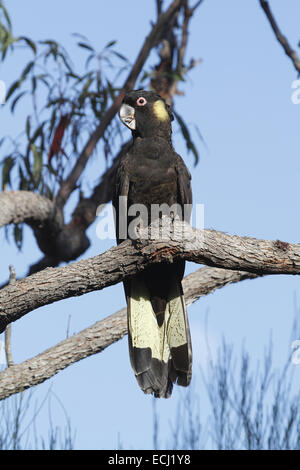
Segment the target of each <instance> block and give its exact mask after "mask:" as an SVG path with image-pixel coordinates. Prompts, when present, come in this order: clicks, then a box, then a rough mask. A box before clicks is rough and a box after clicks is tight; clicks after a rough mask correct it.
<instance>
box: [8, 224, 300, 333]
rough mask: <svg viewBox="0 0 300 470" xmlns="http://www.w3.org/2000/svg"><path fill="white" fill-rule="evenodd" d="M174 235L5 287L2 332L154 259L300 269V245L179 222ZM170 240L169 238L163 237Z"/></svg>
mask: <svg viewBox="0 0 300 470" xmlns="http://www.w3.org/2000/svg"><path fill="white" fill-rule="evenodd" d="M172 229H173V232H172V234H171V237H170V239H168V238H167V237H166V235H164V236H163V237H162V239H159V240H151V239H150V240H145V237H146V235H147V234H148V230H149V229H148V228H147V229H146V232H141V235H142V238H143V237H144V239H141V240H137V241H136V242H135V243H132V242H131V241H130V240H127V241H125V242H123V243H121V244H120V245H119V246H117V247H113V248H111V249H110V250H108V251H107V252H105V253H103V254H101V255H98V256H95V257H94V258H90V259H87V260H82V261H78V262H76V263H73V264H70V265H68V266H65V267H63V268H48V269H45V270H44V271H41V272H39V273H37V274H34V275H32V276H29V277H27V278H25V279H22V280H20V281H17V282H16V283H15V284H14V285H8V286H7V287H5V288H4V289H2V290H1V291H0V333H1V332H2V331H3V330H4V329H5V327H6V325H7V324H8V323H11V322H13V321H16V320H17V319H18V318H20V317H22V316H23V315H25V314H26V313H28V312H30V311H32V310H34V309H36V308H38V307H41V306H43V305H47V304H50V303H53V302H56V301H58V300H62V299H65V298H69V297H72V296H78V295H83V294H86V293H88V292H91V291H94V290H101V289H104V288H105V287H108V286H110V285H113V284H117V283H118V282H121V281H123V280H124V279H125V278H126V277H129V276H133V275H135V274H136V273H137V272H140V271H143V270H144V269H146V268H147V267H148V266H149V265H150V264H151V263H161V262H169V263H172V262H173V261H174V260H179V259H185V260H188V261H193V262H195V263H199V264H207V265H209V266H215V267H221V268H226V269H233V270H242V271H248V272H252V273H255V274H258V275H262V274H300V245H299V244H297V245H296V244H288V243H285V242H281V241H279V240H277V241H267V240H257V239H255V238H248V237H238V236H236V235H234V236H230V235H227V234H225V233H222V232H217V231H215V230H196V229H193V228H192V227H190V226H189V225H188V224H186V223H182V222H179V221H177V220H176V221H175V222H174V223H173V225H172ZM164 240H166V241H164Z"/></svg>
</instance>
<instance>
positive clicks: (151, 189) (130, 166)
mask: <svg viewBox="0 0 300 470" xmlns="http://www.w3.org/2000/svg"><path fill="white" fill-rule="evenodd" d="M119 115H120V118H121V120H122V121H123V122H124V123H125V125H127V126H128V127H129V128H130V129H131V130H132V134H133V144H132V146H131V148H130V150H129V152H128V153H127V154H126V155H125V156H124V157H123V159H122V160H121V162H120V165H119V168H118V170H117V175H116V185H115V197H114V199H113V205H114V207H115V210H116V232H117V240H118V243H120V242H122V241H123V240H124V239H126V238H131V236H130V234H128V233H125V234H124V233H121V227H120V221H121V220H122V217H123V216H124V215H125V214H126V215H128V209H129V208H130V207H131V206H132V205H133V204H143V206H144V207H145V208H146V209H147V213H148V217H147V220H144V221H143V222H144V224H146V225H149V224H150V222H152V223H153V220H150V219H151V217H150V216H151V208H152V207H153V205H154V204H157V205H161V204H167V205H168V206H173V205H174V204H177V205H178V207H180V208H182V210H183V209H184V205H191V203H192V193H191V187H190V179H191V177H190V173H189V171H188V169H187V168H186V166H185V164H184V162H183V160H182V158H181V157H180V156H179V155H178V154H177V153H176V152H175V150H174V148H173V145H172V141H171V133H172V130H171V120H172V113H171V110H170V108H169V107H168V106H167V105H166V103H165V102H164V101H163V99H162V98H161V97H160V96H159V95H157V94H156V93H154V92H147V91H143V90H138V91H132V92H129V93H127V95H126V96H125V98H124V101H123V105H122V107H121V109H120V113H119ZM120 196H123V197H122V198H121V199H120ZM180 212H181V211H178V214H177V215H178V216H179V217H181V218H182V216H183V215H182V214H184V216H185V219H189V216H190V213H189V211H187V212H184V211H183V212H182V214H181V213H180ZM133 218H134V217H133V216H132V217H128V219H127V224H126V227H127V226H128V225H129V223H130V222H131V221H132V219H133ZM121 225H122V222H121ZM123 229H124V227H123ZM123 232H124V230H123ZM183 274H184V262H183V261H177V262H174V263H172V264H168V263H160V264H154V265H152V266H151V267H150V268H149V269H147V270H146V271H144V272H142V273H139V274H137V275H136V276H134V277H133V278H131V279H129V280H126V281H125V282H124V287H125V293H126V299H127V307H128V335H129V350H130V359H131V364H132V367H133V369H134V372H135V375H136V377H137V380H138V383H139V385H140V387H141V388H142V390H143V391H144V392H145V393H154V395H155V396H157V397H168V396H170V394H171V392H172V387H173V383H174V382H177V383H178V384H179V385H183V386H187V385H189V383H190V380H191V367H192V349H191V339H190V332H189V325H188V319H187V314H186V307H185V303H184V297H183V292H182V287H181V280H182V278H183Z"/></svg>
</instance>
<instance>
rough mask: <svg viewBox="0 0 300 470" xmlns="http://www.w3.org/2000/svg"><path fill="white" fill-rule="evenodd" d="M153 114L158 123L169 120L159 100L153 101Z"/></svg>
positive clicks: (162, 103) (163, 105)
mask: <svg viewBox="0 0 300 470" xmlns="http://www.w3.org/2000/svg"><path fill="white" fill-rule="evenodd" d="M153 112H154V114H155V116H156V117H157V119H159V120H160V121H166V120H167V119H170V118H169V114H168V111H167V110H166V107H165V104H164V102H163V101H161V100H158V101H155V103H154V104H153Z"/></svg>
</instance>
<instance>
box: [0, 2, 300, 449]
mask: <svg viewBox="0 0 300 470" xmlns="http://www.w3.org/2000/svg"><path fill="white" fill-rule="evenodd" d="M153 5H154V2H152V1H150V0H149V1H148V2H143V8H142V11H141V2H140V1H138V0H131V2H121V1H117V0H111V1H110V2H95V1H92V0H85V2H84V3H83V2H81V1H79V0H73V1H72V3H70V2H66V1H65V2H61V1H57V0H53V1H52V2H38V1H37V0H27V1H26V2H20V1H17V0H10V1H9V2H7V6H8V8H9V12H10V14H11V17H12V20H13V26H14V32H15V34H20V35H27V36H30V37H32V38H34V39H45V38H54V39H56V40H58V41H59V42H61V43H62V44H63V45H64V46H65V47H66V48H67V49H68V50H69V52H70V53H71V55H72V57H73V60H74V61H78V64H79V65H80V64H81V61H82V55H81V54H80V53H78V49H77V48H75V47H74V38H72V37H71V34H72V33H74V32H78V33H81V34H84V35H86V36H87V37H88V38H89V39H90V40H91V42H92V44H94V45H95V47H96V48H99V49H101V48H102V47H103V46H104V45H105V44H107V43H108V42H109V41H110V40H113V39H117V40H118V50H119V51H120V52H121V53H123V54H124V55H126V56H127V57H128V58H129V59H130V60H131V61H133V60H134V59H135V57H136V55H137V53H138V51H139V48H140V45H141V43H142V41H143V39H144V37H145V34H147V32H148V31H149V24H150V20H151V19H153V18H154V6H153ZM270 5H271V7H272V9H273V12H274V14H275V17H276V18H277V20H278V23H279V24H280V27H281V29H282V31H283V32H284V34H286V35H287V37H288V38H289V40H290V42H291V44H293V45H294V47H295V48H296V45H297V43H298V41H299V39H300V37H299V21H298V19H299V15H300V4H299V2H297V1H296V0H290V1H289V2H282V1H279V0H276V1H270ZM299 52H300V51H299ZM188 56H189V57H194V58H196V59H197V58H201V59H202V63H201V64H200V65H199V66H198V67H197V68H196V69H195V70H193V71H192V72H191V74H190V77H189V78H188V80H187V81H186V83H185V84H181V88H182V89H183V90H184V92H185V96H184V97H178V98H176V109H177V111H179V112H180V113H181V114H182V115H183V116H184V118H185V120H186V122H187V123H188V125H189V127H190V128H191V129H193V128H194V126H195V125H197V126H198V128H199V129H200V131H201V134H202V135H203V137H204V139H205V141H206V145H207V149H206V148H205V147H204V146H203V145H202V144H201V143H200V142H199V141H198V140H197V137H196V133H195V132H194V136H195V139H196V142H197V143H198V147H199V151H200V155H201V159H200V162H199V164H198V166H197V167H194V165H193V157H192V155H188V154H187V151H186V148H185V145H184V143H183V142H182V140H181V138H180V137H179V135H178V134H177V133H176V132H175V134H174V146H175V148H176V150H177V152H178V153H180V154H181V155H182V157H183V158H184V159H185V162H186V163H187V165H188V166H189V168H190V170H191V173H192V185H193V195H194V201H195V202H196V203H202V204H204V205H205V227H206V228H214V229H216V230H222V231H224V232H227V233H229V234H238V235H246V236H253V237H257V238H265V239H280V240H284V241H288V242H295V243H297V242H299V228H300V226H299V189H298V188H299V174H300V158H299V157H300V133H299V114H300V105H295V104H293V103H292V101H291V95H292V88H291V86H292V82H293V80H295V79H296V78H297V76H296V72H295V70H294V68H293V67H292V64H291V62H290V60H289V59H288V58H287V57H286V56H285V55H284V53H283V51H282V49H281V47H280V46H279V44H278V43H277V41H276V39H275V37H274V34H273V32H272V31H271V29H270V26H269V24H268V23H267V21H266V18H265V16H264V14H263V12H262V10H261V8H260V6H259V4H258V1H254V0H253V1H248V2H241V1H239V0H227V1H226V2H223V1H220V0H211V1H204V3H203V4H202V6H201V7H200V8H199V10H198V11H197V14H196V15H195V18H194V19H193V21H192V24H191V33H190V41H189V47H188ZM27 59H28V56H27V55H26V54H25V56H24V53H20V52H19V53H18V54H16V55H13V56H11V57H10V58H9V59H8V60H7V62H5V63H4V65H1V69H0V79H1V80H5V81H6V82H7V83H8V84H9V83H11V82H12V81H13V80H14V79H15V78H16V76H17V74H18V73H19V72H20V70H22V67H23V63H24V61H25V60H27ZM21 108H22V107H19V110H17V113H16V115H15V116H13V117H11V115H10V113H9V110H8V108H6V107H0V123H1V128H0V129H1V130H0V132H1V135H0V137H1V136H2V135H4V134H10V135H17V134H18V133H19V132H20V130H22V126H23V122H24V115H26V114H27V113H29V112H30V110H29V108H28V109H23V108H22V109H21ZM0 158H1V156H0ZM103 160H104V159H103V158H102V155H101V154H100V153H99V154H98V155H97V156H96V157H95V158H94V159H93V162H92V164H91V166H90V168H89V169H88V173H87V177H88V178H91V181H92V182H94V181H95V175H97V172H99V176H100V175H101V173H102V171H103V169H104V162H103ZM72 204H74V201H73V202H72V201H71V203H70V205H69V207H68V211H69V212H70V211H71V209H72ZM88 235H89V237H90V239H91V241H92V246H91V248H90V249H89V250H88V251H87V252H86V253H85V254H84V256H83V258H88V257H91V256H94V255H96V254H98V253H100V252H103V251H105V250H106V249H108V248H109V247H110V246H112V245H113V244H114V242H113V241H102V240H101V241H100V240H98V239H97V237H96V225H95V224H94V225H93V226H92V227H90V228H89V230H88ZM1 248H2V250H1V261H2V262H1V265H0V276H1V277H0V279H1V280H5V279H6V278H7V274H8V265H9V264H13V265H14V266H15V268H16V271H17V275H18V276H21V275H23V274H25V272H26V270H27V267H28V265H29V264H31V263H32V262H34V261H35V260H37V259H39V257H40V256H41V253H40V252H39V249H38V248H37V246H36V244H35V242H34V239H33V237H32V235H31V232H30V230H29V229H26V231H25V244H24V247H23V250H22V252H21V253H18V252H17V250H16V249H15V247H14V245H13V244H10V245H8V244H7V243H6V241H5V239H4V235H3V233H2V234H1ZM197 268H198V266H195V265H192V264H189V265H188V267H187V272H191V271H192V270H195V269H197ZM294 298H296V299H298V304H299V303H300V288H299V279H298V277H296V276H272V277H271V276H269V277H266V278H264V279H258V280H255V281H244V282H242V283H240V284H238V285H233V286H229V287H226V288H224V289H221V290H219V291H218V292H216V293H214V294H212V295H209V296H207V297H206V298H203V299H201V300H200V301H198V302H197V303H196V304H194V305H193V306H191V307H190V308H189V318H190V323H191V331H192V339H193V348H194V376H195V377H196V379H195V383H196V385H195V386H197V383H199V382H200V381H199V380H198V376H199V372H198V371H199V367H200V365H202V366H205V364H206V348H205V345H204V328H205V319H206V318H207V322H208V326H207V337H208V340H209V343H210V346H211V349H212V350H213V352H214V351H216V349H217V347H218V345H219V344H220V341H221V337H222V335H224V336H225V338H226V339H227V340H228V341H229V342H231V343H233V344H234V346H235V347H236V349H237V351H239V348H240V345H241V344H242V343H243V341H244V342H245V344H246V346H247V348H248V349H249V352H250V354H251V357H252V358H253V359H254V360H261V359H262V358H263V351H264V347H265V345H266V343H267V342H268V339H269V335H270V333H272V337H273V344H274V353H275V359H276V364H277V365H278V366H279V365H280V364H281V363H282V361H284V359H285V358H286V354H287V352H288V351H289V350H290V331H291V325H292V320H293V316H294ZM124 303H125V302H124V295H123V290H122V286H120V285H118V286H113V287H110V288H108V289H105V290H104V291H101V292H94V293H91V294H88V295H86V296H83V297H79V298H75V299H68V300H66V301H62V302H58V303H56V304H54V305H50V306H46V307H43V308H40V309H38V310H36V311H34V312H32V313H30V314H29V315H27V316H26V317H24V318H23V319H21V320H20V321H18V322H17V323H16V324H14V325H13V353H14V357H15V360H16V361H22V360H24V359H26V358H28V357H31V356H33V355H35V354H37V353H39V352H41V351H42V350H44V349H46V348H48V347H50V346H51V345H54V344H55V343H56V342H57V341H59V340H61V339H63V338H64V337H65V335H66V329H67V324H68V318H69V316H70V315H71V323H70V331H71V333H74V332H78V331H80V330H81V329H82V328H84V327H86V326H89V325H90V324H92V323H93V322H95V321H97V320H99V319H101V318H104V317H106V316H107V315H109V314H111V313H113V312H115V311H116V310H118V309H119V308H121V307H123V306H124ZM0 339H1V336H0ZM299 380H300V366H298V368H297V366H295V383H296V385H297V384H299ZM50 385H51V387H52V390H53V391H54V392H55V393H56V394H57V395H58V396H59V398H60V400H61V401H62V403H63V404H64V406H65V408H66V411H67V413H68V414H69V416H70V417H71V422H72V425H73V427H74V428H75V429H76V447H77V448H83V449H89V448H115V447H116V446H117V443H118V435H119V436H120V440H121V442H122V444H123V446H124V447H125V448H126V447H129V448H136V449H138V448H151V446H152V399H151V398H150V397H148V396H144V395H143V394H142V392H141V391H140V390H139V388H138V386H137V383H136V381H135V378H134V376H133V373H132V371H131V368H130V364H129V360H128V351H127V338H125V339H124V340H122V341H120V342H119V343H117V344H115V345H113V346H111V347H109V348H108V349H107V350H105V351H104V352H102V353H101V354H98V355H96V356H93V357H91V358H88V359H85V360H83V361H81V362H80V363H77V364H75V365H73V366H71V367H69V368H67V369H66V370H65V371H63V372H61V373H59V374H58V375H57V376H56V377H54V378H52V379H50V380H49V381H48V382H46V383H45V384H43V385H41V386H39V387H38V388H37V389H36V391H35V397H36V398H37V399H42V397H43V396H44V395H45V394H46V393H47V390H48V389H49V386H50ZM185 393H186V391H185V390H178V389H175V391H174V393H173V396H172V397H171V398H170V399H169V400H160V401H159V402H158V403H157V409H158V412H159V416H160V421H161V429H162V431H161V432H162V436H161V438H162V441H163V442H166V440H167V439H168V431H169V421H170V420H171V419H172V416H173V415H174V413H175V412H176V407H177V405H178V400H180V399H182V398H183V396H184V394H185ZM199 394H200V396H201V397H202V396H203V394H204V391H203V390H202V389H201V388H200V389H199ZM204 415H205V412H204ZM54 419H55V421H56V422H57V423H58V424H59V423H61V422H63V421H64V417H63V413H62V412H61V410H60V409H59V406H56V407H55V409H54ZM38 426H39V431H40V432H46V431H47V426H48V410H44V411H42V413H41V415H40V417H39V421H38Z"/></svg>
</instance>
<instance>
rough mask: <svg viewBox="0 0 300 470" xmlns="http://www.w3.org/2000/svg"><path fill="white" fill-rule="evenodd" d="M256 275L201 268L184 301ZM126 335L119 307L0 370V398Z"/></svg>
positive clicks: (186, 289) (186, 284) (189, 283)
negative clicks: (30, 355) (16, 363)
mask: <svg viewBox="0 0 300 470" xmlns="http://www.w3.org/2000/svg"><path fill="white" fill-rule="evenodd" d="M256 277H257V276H256V275H255V274H251V273H244V272H238V271H229V270H225V269H218V268H208V267H205V268H201V269H199V270H198V271H196V272H195V273H192V274H190V275H189V276H186V277H185V279H184V280H183V289H184V295H185V300H186V303H187V305H189V304H191V303H193V302H195V301H196V300H197V299H198V298H199V297H201V296H204V295H207V294H209V293H211V292H213V291H214V290H215V289H218V288H221V287H223V286H225V285H228V284H231V283H235V282H239V281H242V280H244V279H254V278H256ZM126 334H127V317H126V309H122V310H120V311H119V312H117V313H115V314H113V315H111V316H109V317H107V318H105V319H104V320H101V321H99V322H97V323H95V324H94V325H92V326H91V327H89V328H86V329H85V330H83V331H81V332H80V333H77V334H76V335H73V336H72V337H71V338H68V339H66V340H64V341H61V342H60V343H58V344H57V345H55V346H54V347H52V348H50V349H47V350H46V351H44V352H43V353H41V354H39V355H38V356H35V357H34V358H32V359H28V360H27V361H25V362H22V363H21V364H18V365H14V366H12V367H10V368H9V369H6V370H4V371H3V372H2V373H0V400H3V399H5V398H7V397H9V396H11V395H13V394H15V393H18V392H22V391H24V390H26V389H27V388H30V387H32V386H34V385H38V384H40V383H42V382H44V381H45V380H47V379H49V378H50V377H53V375H55V374H57V373H58V372H59V371H61V370H63V369H65V368H66V367H68V366H69V365H71V364H74V363H75V362H78V361H80V360H81V359H84V358H86V357H88V356H91V355H93V354H97V353H99V352H101V351H103V350H104V349H105V348H107V347H108V346H110V345H111V344H113V343H115V342H116V341H118V340H120V339H121V338H123V336H124V335H126Z"/></svg>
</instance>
